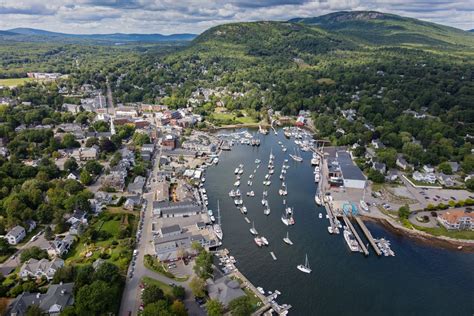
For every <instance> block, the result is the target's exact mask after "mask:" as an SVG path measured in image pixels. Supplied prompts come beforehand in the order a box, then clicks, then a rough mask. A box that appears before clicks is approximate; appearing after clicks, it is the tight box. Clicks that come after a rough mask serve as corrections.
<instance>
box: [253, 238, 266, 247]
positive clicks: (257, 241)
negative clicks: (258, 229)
mask: <svg viewBox="0 0 474 316" xmlns="http://www.w3.org/2000/svg"><path fill="white" fill-rule="evenodd" d="M253 240H254V241H255V243H256V244H257V246H259V247H262V246H263V245H264V244H263V240H262V238H260V237H255V238H254V239H253Z"/></svg>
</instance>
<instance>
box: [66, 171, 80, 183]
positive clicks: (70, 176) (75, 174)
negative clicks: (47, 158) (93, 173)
mask: <svg viewBox="0 0 474 316" xmlns="http://www.w3.org/2000/svg"><path fill="white" fill-rule="evenodd" d="M66 178H67V179H68V180H76V181H79V179H80V175H79V172H77V171H72V172H70V173H69V174H68V175H67V177H66Z"/></svg>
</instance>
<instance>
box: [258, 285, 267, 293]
mask: <svg viewBox="0 0 474 316" xmlns="http://www.w3.org/2000/svg"><path fill="white" fill-rule="evenodd" d="M257 291H259V292H260V294H262V295H265V291H264V290H263V288H262V287H261V286H259V287H257Z"/></svg>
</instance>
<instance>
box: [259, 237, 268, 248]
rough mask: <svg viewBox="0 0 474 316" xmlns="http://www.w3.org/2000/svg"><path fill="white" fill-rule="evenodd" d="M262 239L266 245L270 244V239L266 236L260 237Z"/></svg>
mask: <svg viewBox="0 0 474 316" xmlns="http://www.w3.org/2000/svg"><path fill="white" fill-rule="evenodd" d="M260 239H261V240H262V242H263V244H264V245H265V246H268V245H269V244H270V243H269V242H268V239H267V238H265V237H263V236H262V237H260Z"/></svg>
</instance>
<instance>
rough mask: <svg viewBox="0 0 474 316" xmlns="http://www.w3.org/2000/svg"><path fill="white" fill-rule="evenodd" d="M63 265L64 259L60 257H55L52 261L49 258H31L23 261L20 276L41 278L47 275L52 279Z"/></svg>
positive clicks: (47, 277)
mask: <svg viewBox="0 0 474 316" xmlns="http://www.w3.org/2000/svg"><path fill="white" fill-rule="evenodd" d="M63 266H64V260H62V259H59V258H55V259H53V260H51V261H50V260H48V259H41V260H36V259H34V258H31V259H29V260H28V261H26V262H25V263H23V265H22V266H21V269H20V272H19V276H20V277H21V278H22V279H28V278H36V279H40V278H42V277H45V278H46V279H48V280H52V279H53V277H54V274H55V273H56V271H58V269H59V268H61V267H63Z"/></svg>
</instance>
